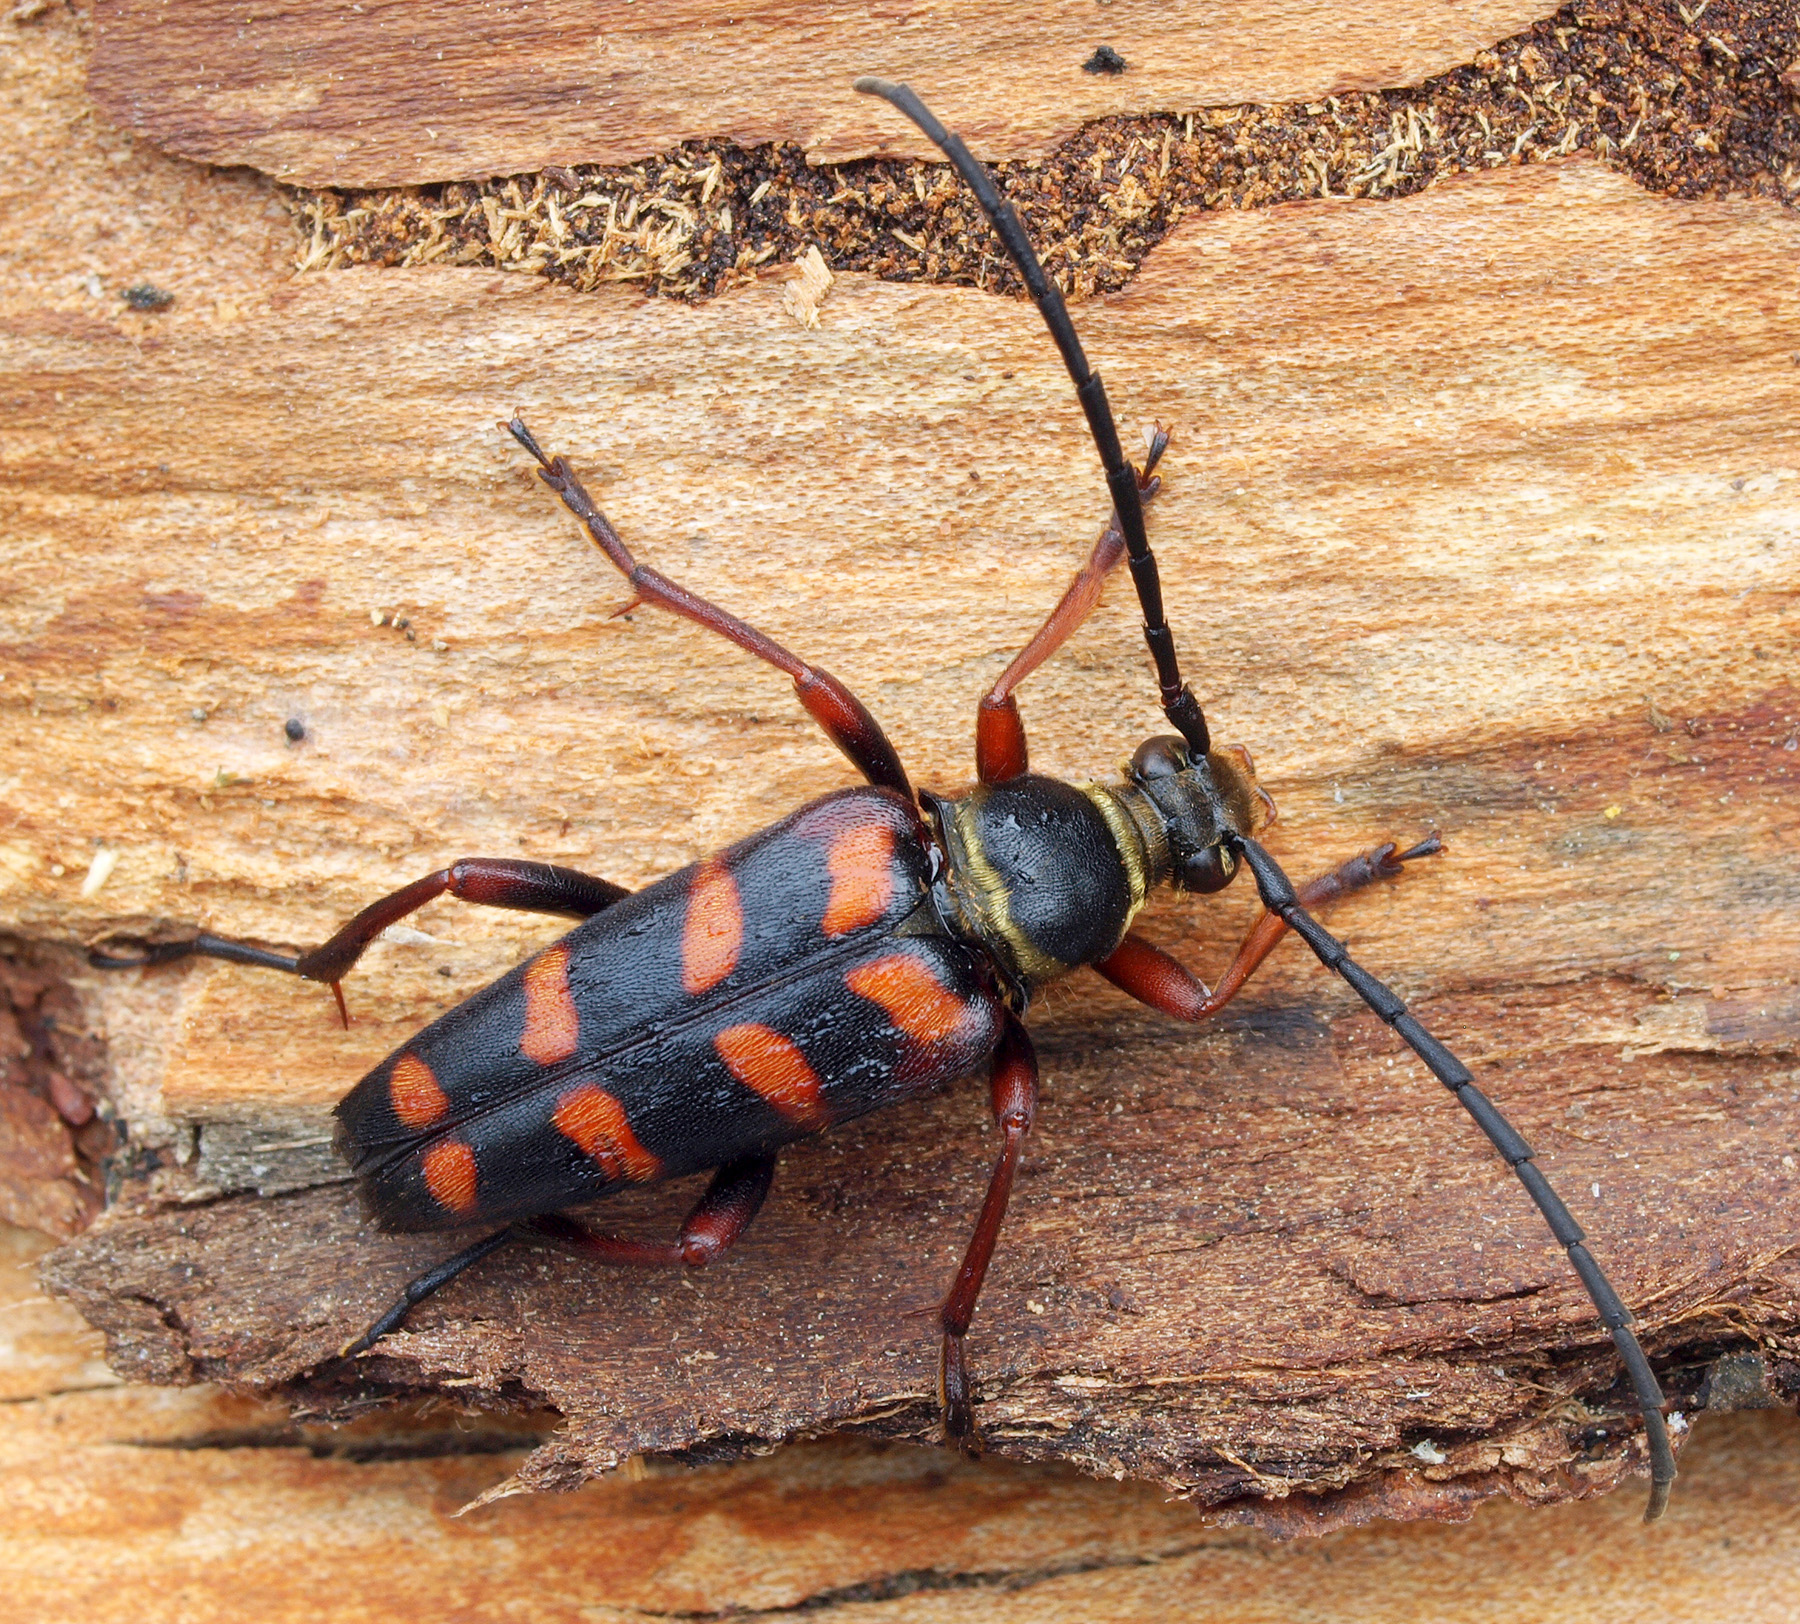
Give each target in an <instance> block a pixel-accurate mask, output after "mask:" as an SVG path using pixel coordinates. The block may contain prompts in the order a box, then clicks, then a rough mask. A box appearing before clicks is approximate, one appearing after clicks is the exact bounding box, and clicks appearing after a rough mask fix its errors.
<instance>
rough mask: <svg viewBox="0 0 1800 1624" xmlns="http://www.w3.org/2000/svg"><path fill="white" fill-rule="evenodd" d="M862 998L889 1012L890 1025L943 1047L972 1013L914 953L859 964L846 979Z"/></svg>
mask: <svg viewBox="0 0 1800 1624" xmlns="http://www.w3.org/2000/svg"><path fill="white" fill-rule="evenodd" d="M844 983H845V985H846V986H848V987H849V989H850V990H851V991H852V992H853V993H855V994H856V995H857V996H858V997H859V998H867V999H869V1000H870V1001H871V1002H873V1003H877V1004H879V1005H881V1007H882V1008H883V1009H885V1010H886V1011H887V1018H888V1021H889V1023H890V1024H891V1025H892V1026H894V1027H895V1028H897V1029H898V1030H899V1031H902V1032H904V1033H905V1034H906V1035H907V1036H908V1037H909V1038H912V1039H914V1040H915V1041H917V1042H919V1043H942V1042H944V1040H945V1039H947V1038H951V1037H954V1036H955V1035H956V1032H957V1030H958V1028H959V1027H961V1025H962V1023H963V1017H964V1016H965V1015H966V1014H967V1013H968V1010H967V1008H966V1006H965V1005H964V1004H963V1001H962V1000H961V999H960V998H958V997H957V996H956V994H955V993H953V992H951V991H950V990H949V988H947V987H946V986H944V984H943V983H942V982H941V981H939V980H938V978H937V977H936V976H935V975H933V974H932V972H931V968H930V966H929V965H926V964H924V963H922V962H921V961H920V960H918V959H916V958H914V957H913V956H912V955H911V954H910V953H890V954H889V955H888V956H887V957H886V958H880V959H871V960H870V961H869V963H867V964H859V965H858V966H857V967H856V968H855V969H854V970H852V971H850V972H849V973H848V974H847V975H846V976H845V977H844Z"/></svg>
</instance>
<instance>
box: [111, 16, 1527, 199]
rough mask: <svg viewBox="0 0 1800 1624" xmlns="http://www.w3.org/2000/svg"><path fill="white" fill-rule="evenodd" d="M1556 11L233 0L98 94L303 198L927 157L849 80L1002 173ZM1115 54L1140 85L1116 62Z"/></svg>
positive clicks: (1333, 85)
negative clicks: (922, 105)
mask: <svg viewBox="0 0 1800 1624" xmlns="http://www.w3.org/2000/svg"><path fill="white" fill-rule="evenodd" d="M1554 9H1555V8H1554V6H1551V5H1546V4H1545V3H1544V0H1475V3H1473V4H1460V5H1452V4H1447V3H1445V0H1380V3H1378V4H1372V5H1363V6H1359V7H1357V8H1355V9H1354V10H1352V11H1349V12H1346V11H1345V10H1344V8H1342V7H1340V6H1333V5H1330V4H1324V3H1321V0H1257V3H1243V0H1239V3H1237V4H1228V5H1210V6H1202V5H1197V4H1192V3H1189V4H1185V5H1179V6H1169V5H1152V4H1147V3H1144V0H1117V3H1116V4H1113V5H1111V6H1109V7H1108V8H1107V9H1106V10H1105V11H1099V12H1097V11H1096V10H1095V9H1094V7H1093V6H1092V5H1091V4H1089V3H1088V0H1055V3H1052V4H1044V5H1035V6H1031V7H1020V6H1013V7H1008V6H994V5H990V4H985V3H983V0H928V3H925V4H920V5H913V6H908V7H906V8H905V9H904V11H902V12H896V11H895V10H894V9H892V8H885V7H880V6H867V7H862V8H849V7H843V8H840V7H833V8H831V10H829V11H824V10H822V9H821V8H819V7H816V6H808V5H804V4H789V5H783V6H775V7H767V8H761V9H759V10H758V11H757V12H756V13H755V14H753V15H747V14H745V13H744V12H743V11H742V10H740V9H736V8H733V7H730V6H725V5H719V4H716V3H711V0H680V3H677V4H666V3H665V4H660V5H655V6H634V5H632V4H631V3H630V0H606V3H603V4H593V3H591V0H585V3H577V0H557V3H554V4H549V5H538V6H531V7H512V8H507V9H505V10H502V11H498V12H497V11H495V10H494V9H493V8H491V7H489V6H486V5H483V4H480V3H477V0H435V3H432V4H425V5H419V4H410V3H408V4H370V5H363V6H353V5H344V4H339V3H337V0H309V3H304V4H300V5H294V6H287V7H284V8H282V10H281V11H279V12H277V13H275V14H273V15H269V14H262V15H258V16H256V17H255V20H254V22H253V23H250V24H249V26H246V23H247V17H246V8H245V7H244V6H243V5H241V4H237V3H234V0H199V3H190V4H186V5H183V6H180V7H178V8H171V7H168V6H164V5H158V4H155V3H154V0H106V3H102V4H101V5H100V6H99V7H98V8H97V13H96V24H97V29H96V32H97V52H96V57H95V64H94V88H95V94H96V96H97V98H98V99H99V101H100V103H101V105H102V106H103V107H105V108H106V109H107V111H108V112H109V113H110V114H112V116H113V117H115V118H117V119H118V120H119V121H120V122H121V123H124V124H126V125H129V126H130V127H132V128H134V129H137V130H139V131H141V132H142V133H143V134H144V135H146V136H148V137H149V138H150V139H151V140H153V141H155V142H156V143H157V144H158V145H159V146H161V147H163V148H165V149H166V150H168V151H170V152H174V153H179V154H180V155H181V156H183V157H187V158H197V159H201V160H204V161H206V162H209V163H227V164H252V165H254V166H255V167H256V168H258V169H262V170H266V171H267V172H268V173H270V174H273V175H276V176H279V177H280V178H281V179H283V180H290V181H293V182H295V183H296V184H300V185H308V186H394V185H403V184H406V183H408V182H415V181H435V180H455V179H461V178H464V177H467V176H473V175H492V174H512V173H516V172H517V171H519V170H521V169H536V168H539V167H541V166H542V165H544V164H547V163H565V164H566V163H618V162H621V161H628V160H630V159H633V158H641V157H644V156H645V155H647V154H649V153H654V152H661V151H663V150H664V149H666V148H668V147H671V146H673V145H675V143H677V142H679V141H687V140H692V139H696V138H705V137H712V136H725V137H728V138H730V139H731V140H734V141H737V142H740V143H743V144H749V143H752V142H758V141H793V142H797V143H798V144H800V145H801V146H803V147H804V148H805V149H806V151H807V153H808V155H809V156H810V157H812V158H813V159H815V160H816V161H818V162H822V163H823V162H834V161H838V160H842V159H845V158H855V157H862V156H864V155H866V154H868V153H872V152H909V153H918V152H923V151H925V150H927V148H926V146H925V144H924V143H923V142H922V141H921V140H920V139H919V138H918V137H917V136H916V135H913V134H911V132H909V131H907V130H904V129H901V128H899V127H897V126H896V124H895V121H894V119H893V118H892V117H891V116H884V115H883V114H882V112H881V111H880V110H879V108H878V106H877V105H876V104H873V103H871V102H869V101H868V100H867V98H865V97H862V96H858V95H857V94H856V93H855V92H854V91H853V90H851V88H850V84H851V81H852V80H853V79H855V78H857V77H858V76H859V75H862V74H867V73H873V74H879V75H881V76H882V77H884V78H889V79H906V78H908V77H912V78H917V79H920V80H921V81H922V82H927V83H930V84H932V85H934V86H935V87H936V88H935V90H934V92H933V96H934V100H935V102H936V103H937V111H938V113H939V115H940V116H941V117H943V118H945V119H947V120H948V121H949V122H950V123H951V124H953V125H958V126H960V127H961V128H962V130H963V131H964V133H965V134H966V135H967V137H968V138H969V140H970V141H971V143H972V144H973V146H974V149H975V150H976V151H978V152H980V153H981V154H982V155H983V156H984V157H1003V158H1004V157H1019V156H1024V155H1026V154H1030V153H1041V152H1044V151H1046V150H1048V149H1049V148H1051V147H1054V146H1055V145H1056V144H1057V142H1058V141H1059V140H1061V139H1063V138H1065V137H1067V136H1068V135H1070V134H1072V133H1073V132H1074V131H1075V130H1076V129H1078V128H1079V127H1080V126H1081V124H1082V123H1083V122H1085V121H1086V120H1088V119H1093V118H1100V117H1104V116H1106V115H1108V114H1113V113H1121V112H1146V111H1151V110H1162V109H1164V108H1169V107H1179V108H1193V107H1200V106H1207V105H1216V104H1219V103H1229V102H1239V101H1290V100H1295V99H1300V98H1306V97H1318V96H1325V95H1329V94H1332V93H1333V92H1340V91H1353V90H1371V89H1378V88H1382V87H1385V86H1388V85H1399V84H1416V83H1417V82H1418V81H1419V80H1420V79H1423V78H1425V77H1426V76H1427V75H1428V74H1431V73H1436V72H1439V71H1441V70H1442V69H1444V68H1446V67H1449V66H1450V65H1451V64H1453V63H1456V62H1461V61H1466V60H1467V59H1468V58H1469V57H1470V56H1472V55H1473V54H1474V53H1475V52H1476V51H1479V50H1480V49H1482V48H1483V47H1484V46H1487V45H1490V44H1492V43H1493V42H1494V41H1495V40H1497V39H1501V38H1504V37H1505V36H1506V35H1508V34H1511V33H1514V32H1515V31H1517V30H1518V29H1520V28H1523V27H1525V26H1526V25H1527V24H1528V23H1531V22H1534V21H1536V20H1537V19H1538V18H1539V17H1542V16H1545V15H1547V14H1548V13H1549V12H1550V11H1552V10H1554ZM1109 44H1110V45H1112V46H1114V47H1116V54H1117V55H1118V57H1119V60H1120V62H1121V64H1122V67H1123V71H1118V70H1115V71H1099V70H1100V69H1101V68H1102V66H1103V63H1100V62H1096V63H1095V66H1094V68H1090V69H1088V70H1087V71H1083V69H1084V65H1085V64H1087V63H1089V62H1092V61H1094V57H1095V51H1096V48H1097V47H1099V46H1102V45H1109Z"/></svg>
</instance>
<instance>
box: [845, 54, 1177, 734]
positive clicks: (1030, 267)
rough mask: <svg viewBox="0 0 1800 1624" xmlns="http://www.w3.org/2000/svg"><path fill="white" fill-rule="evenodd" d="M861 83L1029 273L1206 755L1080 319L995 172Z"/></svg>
mask: <svg viewBox="0 0 1800 1624" xmlns="http://www.w3.org/2000/svg"><path fill="white" fill-rule="evenodd" d="M856 88H857V89H858V90H860V91H861V92H862V93H863V94H864V95H865V96H879V97H881V99H882V100H883V101H885V102H888V103H890V104H891V105H892V106H893V107H895V108H897V109H898V110H899V111H900V112H902V113H904V114H905V115H906V116H907V117H908V118H909V119H911V120H912V121H913V123H915V124H916V125H918V127H919V129H920V130H921V131H923V132H924V134H925V136H926V137H927V138H928V139H929V140H930V141H932V142H934V143H935V144H936V145H937V147H938V148H939V149H940V150H941V151H942V152H943V154H944V156H945V157H946V158H948V159H949V160H950V162H951V163H952V164H954V165H955V166H956V172H957V173H958V174H959V175H961V176H962V178H963V180H964V181H965V182H967V184H968V187H969V190H970V191H972V192H973V193H974V194H975V201H976V202H977V203H979V204H980V205H981V207H982V209H983V210H984V211H985V213H986V214H987V217H988V219H989V220H990V221H991V222H992V223H993V227H994V230H995V231H996V232H997V233H999V237H1000V241H1001V242H1002V243H1003V244H1004V245H1005V247H1006V251H1007V253H1008V254H1009V255H1011V256H1012V262H1013V264H1015V265H1016V266H1018V268H1019V275H1020V276H1022V277H1024V278H1025V286H1026V287H1027V288H1028V289H1029V290H1030V292H1031V297H1032V298H1033V299H1034V300H1036V302H1037V307H1038V313H1039V314H1040V315H1042V316H1043V318H1044V325H1045V326H1047V327H1048V328H1049V329H1050V336H1051V337H1052V338H1053V339H1055V340H1056V347H1057V349H1059V350H1060V351H1061V352H1062V358H1063V365H1064V366H1066V367H1067V368H1068V369H1069V377H1070V378H1071V379H1073V380H1074V384H1075V394H1076V396H1077V398H1078V399H1079V400H1080V401H1081V409H1082V411H1083V412H1085V413H1086V414H1087V420H1088V428H1089V430H1090V431H1091V432H1092V433H1093V436H1094V446H1095V448H1096V449H1097V450H1098V451H1099V453H1100V462H1101V466H1102V467H1104V468H1105V470H1106V488H1107V489H1108V490H1109V491H1110V492H1111V493H1112V499H1113V510H1114V511H1115V512H1116V513H1117V514H1118V515H1119V528H1120V530H1121V531H1123V532H1124V536H1125V555H1126V560H1127V562H1128V563H1129V564H1130V565H1131V581H1132V585H1133V586H1135V587H1136V588H1137V595H1138V602H1139V603H1140V604H1142V605H1143V609H1144V641H1145V642H1146V643H1148V644H1149V645H1150V658H1151V659H1153V660H1154V661H1155V662H1156V681H1157V685H1158V686H1159V687H1160V688H1161V690H1162V708H1163V714H1164V715H1165V716H1167V717H1168V719H1169V720H1170V721H1171V722H1173V723H1174V724H1175V726H1176V727H1177V728H1178V729H1179V730H1180V732H1181V736H1182V737H1183V738H1184V739H1186V740H1187V742H1188V746H1189V748H1190V749H1191V750H1192V751H1193V752H1194V754H1195V755H1196V756H1204V755H1205V754H1206V753H1207V751H1208V750H1210V749H1211V748H1212V745H1211V739H1210V736H1209V735H1208V733H1207V731H1206V716H1205V714H1204V713H1203V712H1202V711H1201V709H1200V701H1199V700H1197V699H1195V698H1194V695H1193V692H1192V690H1191V689H1190V688H1189V687H1188V685H1187V684H1186V683H1185V682H1183V681H1182V680H1181V667H1180V665H1179V664H1178V663H1177V662H1176V659H1175V634H1174V633H1173V632H1171V631H1170V630H1169V623H1168V621H1167V620H1165V619H1164V618H1163V603H1162V581H1161V579H1160V577H1159V576H1158V575H1157V572H1156V556H1155V554H1153V553H1152V552H1151V551H1150V541H1149V538H1148V537H1147V536H1146V535H1145V534H1144V504H1143V502H1142V501H1141V500H1140V499H1139V497H1138V482H1137V474H1136V472H1135V471H1134V470H1133V469H1132V466H1131V464H1130V463H1129V462H1127V461H1126V460H1125V453H1124V451H1123V450H1122V449H1121V448H1120V445H1119V429H1118V425H1117V424H1116V423H1114V421H1113V414H1112V404H1111V402H1109V401H1108V400H1107V398H1106V386H1105V385H1104V384H1102V383H1101V382H1100V375H1099V374H1098V373H1097V372H1095V371H1094V370H1093V369H1092V368H1091V367H1089V365H1088V359H1087V355H1086V353H1085V352H1084V351H1083V350H1082V348H1081V340H1080V339H1079V338H1077V337H1076V336H1075V324H1074V323H1073V322H1072V321H1070V320H1069V311H1068V307H1067V306H1066V305H1065V304H1064V303H1063V296H1062V293H1061V291H1060V290H1059V289H1058V288H1057V286H1056V284H1055V283H1054V282H1052V281H1051V280H1050V278H1049V277H1047V276H1046V275H1044V267H1043V266H1042V265H1041V264H1039V263H1038V257H1037V254H1036V252H1035V251H1034V250H1033V249H1032V246H1031V239H1030V238H1029V237H1027V236H1026V235H1025V228H1024V226H1022V225H1021V224H1020V223H1019V217H1018V215H1016V214H1015V213H1013V209H1012V205H1011V204H1010V203H1008V202H1007V201H1006V200H1005V199H1004V198H1003V197H1001V195H1000V194H999V192H998V191H996V190H995V188H994V181H993V177H992V176H990V175H989V174H988V172H987V170H986V169H985V168H984V167H983V166H982V164H981V163H980V161H979V160H978V159H977V158H976V157H975V155H974V154H973V153H971V152H970V151H969V149H968V148H967V147H965V146H964V145H963V143H962V138H961V137H960V136H957V135H952V134H951V133H950V131H948V130H946V129H945V128H944V126H943V125H942V124H940V123H939V122H938V121H937V119H936V118H934V117H933V116H932V113H931V110H930V109H929V108H928V107H926V105H925V104H924V102H922V101H920V100H919V98H918V96H917V95H916V94H914V92H913V91H912V89H911V88H910V87H909V86H907V85H896V84H890V83H889V82H888V81H887V80H886V79H858V80H857V81H856Z"/></svg>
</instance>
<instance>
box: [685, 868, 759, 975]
mask: <svg viewBox="0 0 1800 1624" xmlns="http://www.w3.org/2000/svg"><path fill="white" fill-rule="evenodd" d="M743 945H744V908H743V904H742V903H741V902H739V901H738V888H737V881H736V880H734V879H733V878H732V877H731V870H730V869H728V868H727V867H726V866H725V865H724V863H722V862H721V861H720V860H719V859H718V858H716V857H709V858H708V859H707V860H706V861H705V862H704V863H702V864H701V865H700V867H699V868H698V869H697V870H695V872H694V883H693V885H692V887H691V888H690V889H689V891H688V907H687V922H686V923H685V924H684V925H683V926H682V929H681V984H682V986H684V987H685V988H687V990H688V991H689V992H690V993H703V992H710V991H712V989H713V988H714V987H716V986H718V984H719V983H720V982H721V981H723V980H724V979H725V978H726V977H727V976H728V975H730V974H731V972H732V971H733V970H735V969H736V968H737V960H738V949H739V948H740V947H742V946H743Z"/></svg>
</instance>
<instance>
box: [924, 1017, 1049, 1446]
mask: <svg viewBox="0 0 1800 1624" xmlns="http://www.w3.org/2000/svg"><path fill="white" fill-rule="evenodd" d="M992 1086H993V1101H994V1121H995V1122H996V1123H998V1124H999V1127H1000V1133H1001V1140H1002V1142H1001V1146H1000V1159H999V1160H998V1161H996V1162H995V1163H994V1171H993V1173H992V1174H991V1175H990V1176H989V1179H988V1188H987V1196H986V1198H985V1199H984V1200H983V1201H982V1203H981V1216H980V1217H979V1218H977V1219H976V1220H975V1233H974V1234H973V1235H972V1236H971V1237H970V1239H969V1249H968V1251H966V1252H965V1253H964V1254H963V1260H962V1267H961V1268H960V1269H958V1270H957V1271H956V1279H955V1280H954V1281H953V1282H952V1283H951V1286H950V1291H949V1294H948V1295H947V1296H946V1297H945V1298H944V1306H943V1307H942V1309H941V1310H939V1316H940V1318H941V1320H942V1322H943V1327H944V1342H943V1348H942V1350H941V1352H940V1354H939V1357H938V1403H939V1404H940V1405H941V1406H942V1407H943V1412H944V1431H945V1432H946V1433H947V1434H948V1435H949V1438H950V1440H951V1441H952V1442H955V1443H964V1442H967V1443H973V1442H974V1441H975V1439H976V1431H975V1403H974V1395H973V1394H972V1393H971V1391H970V1388H969V1371H968V1366H967V1364H966V1363H965V1362H964V1360H963V1338H964V1337H965V1336H966V1335H967V1334H968V1330H969V1322H970V1321H971V1320H973V1319H974V1317H975V1300H976V1298H977V1297H979V1296H980V1295H981V1284H982V1281H983V1280H985V1279H986V1278H987V1271H988V1264H989V1262H991V1261H992V1259H993V1256H994V1243H995V1241H996V1240H998V1239H999V1236H1000V1224H1001V1220H1002V1219H1004V1218H1005V1217H1006V1204H1007V1202H1008V1200H1009V1199H1010V1198H1011V1196H1012V1187H1013V1179H1014V1178H1015V1177H1016V1176H1017V1174H1018V1171H1019V1157H1020V1155H1021V1153H1022V1152H1023V1150H1024V1147H1025V1135H1026V1134H1028V1133H1029V1132H1030V1131H1031V1122H1032V1118H1033V1117H1034V1116H1035V1115H1036V1114H1037V1092H1038V1063H1037V1052H1036V1051H1035V1050H1034V1049H1033V1048H1032V1046H1031V1039H1030V1037H1029V1036H1028V1035H1027V1034H1026V1031H1025V1028H1024V1027H1023V1026H1022V1025H1021V1024H1020V1023H1019V1022H1018V1021H1017V1020H1016V1019H1014V1018H1013V1017H1011V1016H1009V1017H1008V1018H1007V1022H1006V1031H1005V1034H1004V1035H1003V1036H1002V1037H1001V1039H1000V1047H999V1048H998V1049H996V1050H995V1052H994V1069H993V1085H992Z"/></svg>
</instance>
